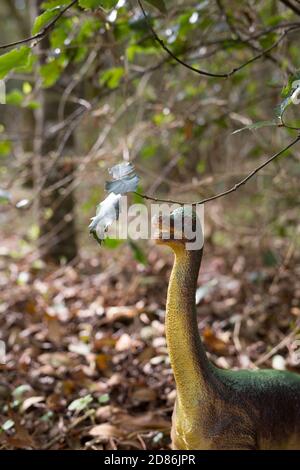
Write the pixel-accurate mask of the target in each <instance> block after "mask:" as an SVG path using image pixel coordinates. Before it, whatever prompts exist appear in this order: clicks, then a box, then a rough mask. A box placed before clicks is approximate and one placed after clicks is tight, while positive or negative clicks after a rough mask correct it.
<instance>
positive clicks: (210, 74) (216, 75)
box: [137, 0, 297, 78]
mask: <svg viewBox="0 0 300 470" xmlns="http://www.w3.org/2000/svg"><path fill="white" fill-rule="evenodd" d="M137 1H138V4H139V6H140V8H141V10H142V13H143V16H144V18H145V20H146V22H147V25H148V27H149V29H150V31H151V33H152V35H153V38H154V39H155V41H156V42H157V43H158V44H159V45H160V46H161V47H162V49H163V50H164V51H166V52H167V53H168V54H169V56H171V57H172V59H174V60H175V61H176V62H178V63H179V64H181V65H182V66H183V67H185V68H187V69H189V70H191V71H192V72H196V73H198V74H199V75H202V76H205V77H214V78H229V77H231V76H232V75H234V74H235V73H237V72H239V71H240V70H242V69H243V68H244V67H247V66H248V65H250V64H252V63H253V62H255V61H256V60H258V59H261V58H262V57H263V56H265V55H268V53H269V52H271V51H272V50H273V49H275V48H276V47H277V46H278V45H279V44H280V42H281V41H282V40H283V38H284V37H285V36H286V35H287V34H288V33H289V32H290V31H292V30H293V29H297V26H295V27H291V28H288V29H286V30H285V31H283V33H282V34H281V35H280V37H279V38H278V39H277V41H275V43H274V44H272V45H271V46H270V47H268V48H267V49H264V50H262V51H261V52H260V53H259V54H257V55H256V56H254V57H251V59H249V60H247V61H246V62H244V63H243V64H241V65H239V66H238V67H234V68H233V69H231V70H230V71H229V72H224V73H213V72H208V71H207V70H202V69H198V68H196V67H193V66H192V65H189V64H187V63H186V62H184V61H183V60H182V59H180V58H179V57H177V56H176V55H175V54H174V53H173V52H172V51H171V49H169V47H168V46H167V45H166V44H165V42H164V41H163V40H162V39H161V38H160V37H159V36H158V34H157V32H156V31H155V29H154V28H153V26H152V24H151V21H150V19H149V17H148V15H147V13H146V10H145V8H144V6H143V3H142V0H137Z"/></svg>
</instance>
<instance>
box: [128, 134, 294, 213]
mask: <svg viewBox="0 0 300 470" xmlns="http://www.w3.org/2000/svg"><path fill="white" fill-rule="evenodd" d="M299 141H300V134H299V135H298V137H297V138H296V139H294V140H293V141H292V142H290V143H289V144H288V145H287V146H286V147H284V149H282V150H280V151H279V152H277V153H275V155H272V157H270V158H268V160H266V161H265V162H264V163H262V164H261V165H259V166H258V167H256V168H255V169H254V170H252V171H251V173H249V174H248V175H247V176H246V177H245V178H243V179H242V180H241V181H239V182H238V183H236V184H235V185H234V186H232V188H230V189H227V190H226V191H223V192H222V193H218V194H215V196H211V197H208V198H206V199H202V201H196V202H190V203H188V202H182V201H173V200H171V199H160V198H156V197H152V196H147V194H140V193H138V192H135V194H137V195H138V196H140V197H142V198H144V199H148V200H150V201H155V202H166V203H169V204H180V205H184V204H191V205H198V204H204V203H206V202H210V201H214V200H215V199H219V198H220V197H223V196H227V194H230V193H233V192H234V191H236V190H237V189H239V188H240V187H241V186H242V185H244V184H246V183H247V182H248V181H249V180H250V179H251V178H252V177H253V176H254V175H256V173H258V172H259V171H260V170H262V169H263V168H265V167H266V166H267V165H269V163H271V162H273V161H274V160H275V159H276V158H278V157H280V155H282V154H283V153H284V152H286V151H287V150H289V149H290V148H292V147H293V146H294V145H295V144H297V143H298V142H299Z"/></svg>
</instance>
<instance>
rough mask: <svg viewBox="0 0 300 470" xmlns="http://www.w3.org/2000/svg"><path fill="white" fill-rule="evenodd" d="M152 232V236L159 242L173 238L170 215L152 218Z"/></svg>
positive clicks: (173, 230) (172, 224)
mask: <svg viewBox="0 0 300 470" xmlns="http://www.w3.org/2000/svg"><path fill="white" fill-rule="evenodd" d="M152 224H153V228H154V232H153V238H154V239H155V240H156V241H157V242H158V243H159V242H164V241H168V240H173V239H174V238H175V229H174V220H173V218H172V217H170V218H168V220H166V219H165V218H164V217H163V216H159V217H155V218H154V219H153V220H152Z"/></svg>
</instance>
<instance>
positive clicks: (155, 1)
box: [146, 0, 167, 13]
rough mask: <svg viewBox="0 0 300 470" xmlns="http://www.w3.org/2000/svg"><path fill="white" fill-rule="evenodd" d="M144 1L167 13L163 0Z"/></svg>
mask: <svg viewBox="0 0 300 470" xmlns="http://www.w3.org/2000/svg"><path fill="white" fill-rule="evenodd" d="M146 2H147V3H150V5H153V6H154V7H155V8H157V9H158V10H159V11H161V12H162V13H167V8H166V5H165V2H164V0H146Z"/></svg>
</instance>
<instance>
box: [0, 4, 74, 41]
mask: <svg viewBox="0 0 300 470" xmlns="http://www.w3.org/2000/svg"><path fill="white" fill-rule="evenodd" d="M77 1H78V0H73V1H72V2H71V3H69V4H68V5H66V6H65V7H64V8H63V9H62V10H61V11H60V12H59V14H58V15H57V16H56V17H55V18H54V19H53V20H52V21H50V23H49V24H47V26H45V27H44V28H43V29H42V31H40V32H39V33H37V34H35V35H34V36H30V37H29V38H25V39H20V40H19V41H15V42H11V43H9V44H3V45H2V46H0V50H3V49H8V48H10V47H15V46H19V45H20V44H26V43H28V42H32V41H39V40H41V39H43V38H44V37H45V36H47V35H48V34H49V32H50V31H51V30H52V29H53V27H54V26H55V24H56V23H57V21H58V20H59V19H60V18H61V17H62V16H63V15H64V14H65V13H66V11H67V10H69V9H70V8H71V7H72V6H73V5H75V4H76V3H77Z"/></svg>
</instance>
